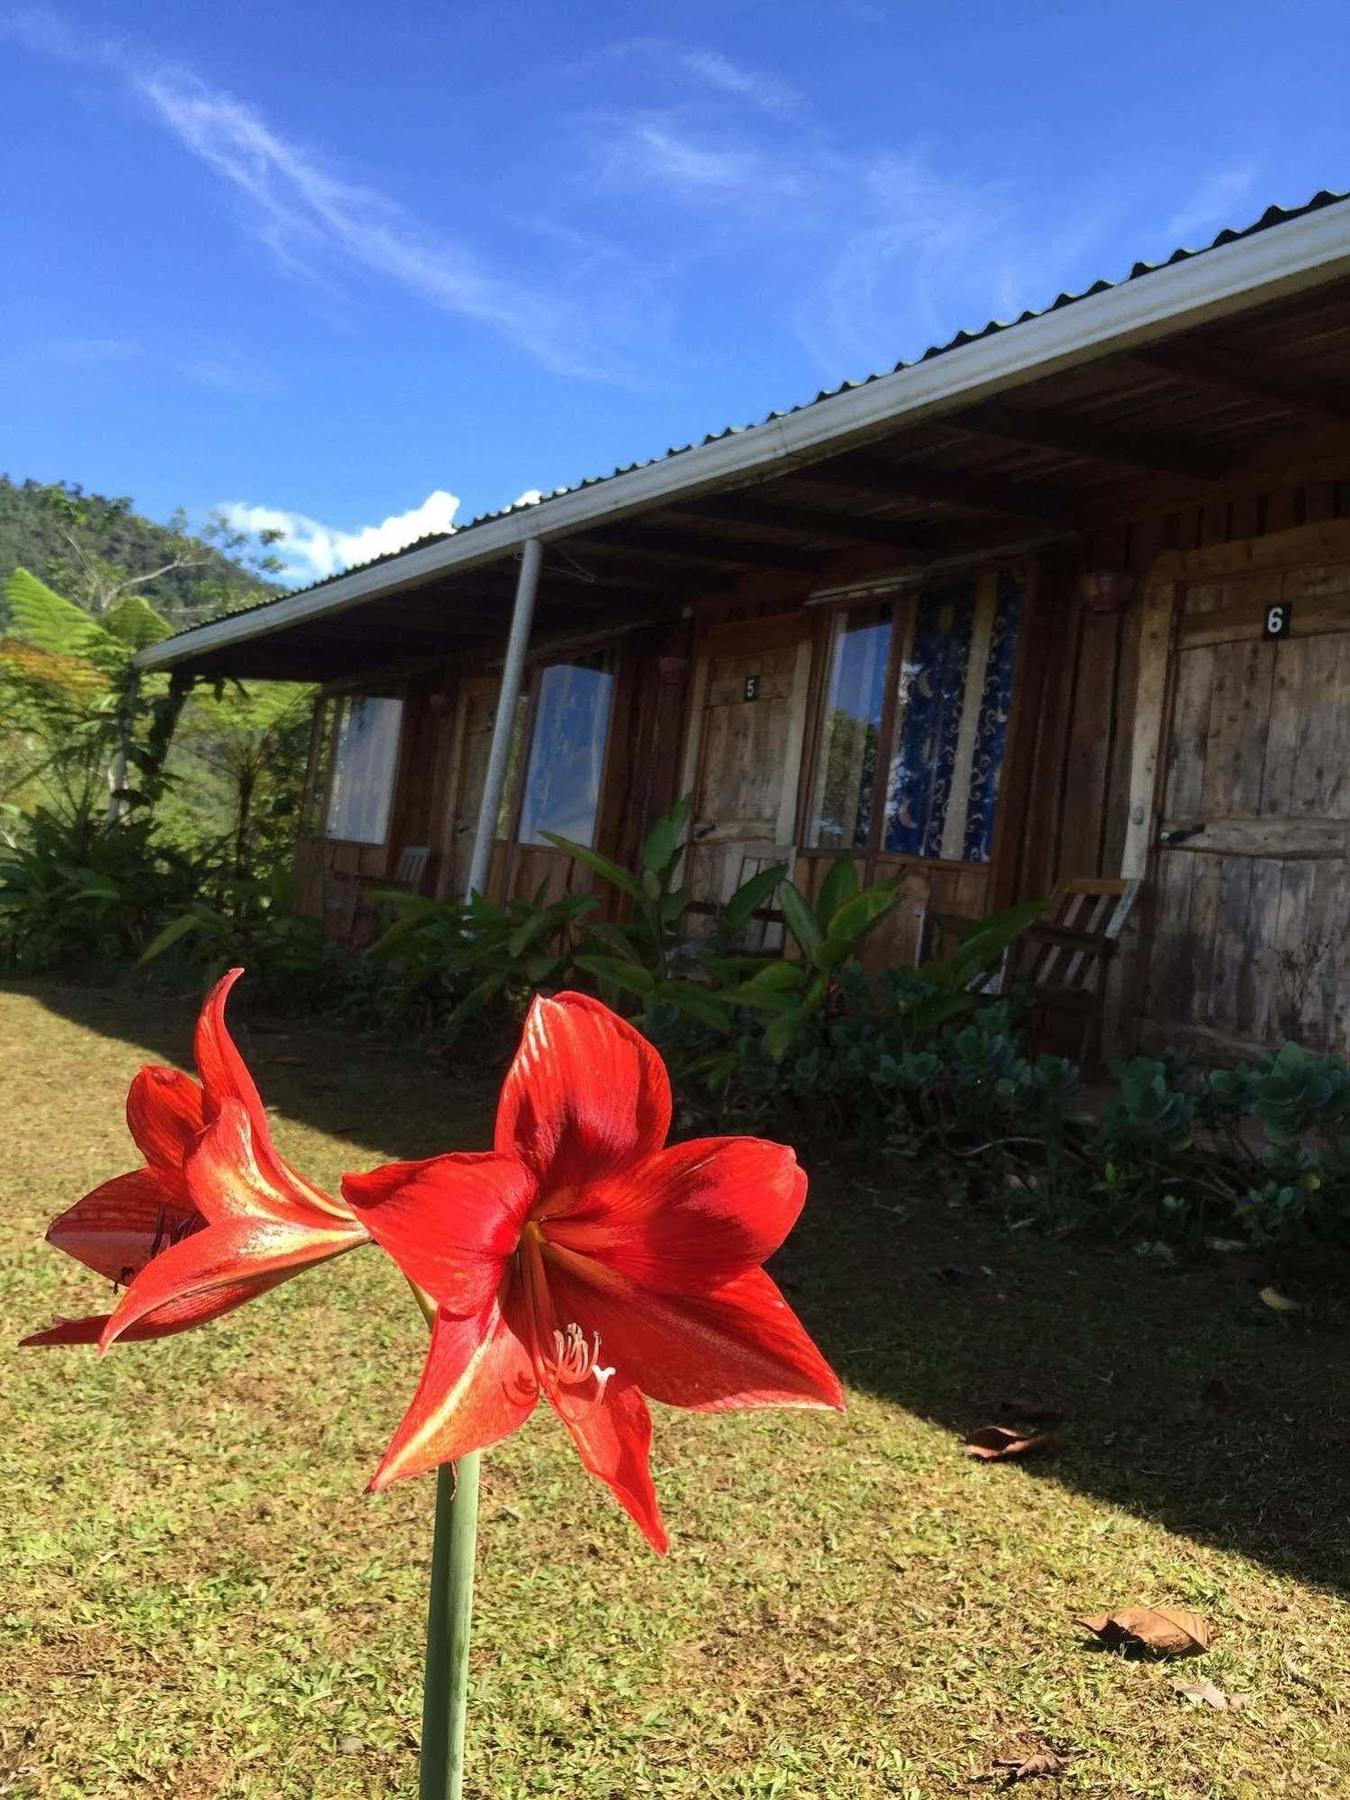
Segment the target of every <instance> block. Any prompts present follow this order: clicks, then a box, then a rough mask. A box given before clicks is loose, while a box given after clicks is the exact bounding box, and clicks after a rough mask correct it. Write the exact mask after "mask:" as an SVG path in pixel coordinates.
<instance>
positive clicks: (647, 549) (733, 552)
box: [568, 522, 816, 575]
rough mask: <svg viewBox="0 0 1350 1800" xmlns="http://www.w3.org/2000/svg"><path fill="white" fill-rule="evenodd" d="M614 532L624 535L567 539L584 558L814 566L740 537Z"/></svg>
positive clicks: (646, 528)
mask: <svg viewBox="0 0 1350 1800" xmlns="http://www.w3.org/2000/svg"><path fill="white" fill-rule="evenodd" d="M615 529H616V530H619V529H622V530H623V536H622V537H602V536H599V535H597V534H596V533H594V532H588V533H587V534H586V536H585V537H579V538H569V539H568V542H569V543H570V544H572V545H573V546H575V548H576V549H577V550H579V551H581V553H582V554H583V555H584V554H585V552H586V551H588V550H589V551H592V552H593V553H594V554H595V555H597V556H669V557H672V558H673V559H674V560H675V561H676V562H694V563H710V564H716V565H720V566H727V565H731V566H736V565H739V566H740V567H742V568H746V569H776V570H777V571H779V573H781V574H785V575H809V574H810V573H811V572H812V570H813V569H814V568H815V567H816V558H814V557H810V556H804V555H802V554H801V553H800V552H798V551H794V550H789V549H786V548H783V547H779V548H774V547H773V546H772V545H769V544H751V543H747V542H745V541H744V540H743V539H740V538H737V539H731V538H721V537H714V536H711V535H709V536H697V537H696V536H693V535H691V534H689V533H686V532H681V531H667V530H665V529H664V527H658V526H656V525H648V524H646V523H645V522H644V524H643V526H642V528H641V530H640V531H639V530H636V529H634V528H633V527H632V526H628V525H625V526H623V527H619V526H616V527H615Z"/></svg>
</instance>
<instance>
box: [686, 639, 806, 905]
mask: <svg viewBox="0 0 1350 1800" xmlns="http://www.w3.org/2000/svg"><path fill="white" fill-rule="evenodd" d="M810 678H811V638H810V626H809V623H808V621H807V620H805V619H803V618H801V617H794V618H788V619H767V620H756V621H753V622H752V623H750V624H747V625H735V626H723V627H719V628H717V629H716V630H715V631H713V632H712V633H710V634H709V637H708V640H707V642H706V644H705V646H704V650H703V654H702V656H701V657H700V659H699V662H698V664H697V667H696V669H695V671H694V683H693V692H692V695H691V700H690V724H689V736H688V740H687V745H686V755H685V768H684V785H683V791H684V792H685V793H691V792H692V794H693V796H694V808H693V813H692V817H691V822H690V844H691V849H690V857H689V867H688V870H687V873H686V880H687V882H688V884H689V887H690V890H691V898H692V899H693V900H694V901H696V902H701V903H712V904H716V903H718V902H720V901H722V900H725V899H727V898H728V897H729V896H730V895H731V894H732V893H734V892H735V890H736V888H737V887H738V886H739V885H740V883H741V882H742V880H744V879H746V878H747V877H748V876H749V875H750V874H752V873H754V872H755V870H756V869H757V868H762V867H763V866H764V865H765V862H766V861H768V860H781V861H784V862H787V863H789V864H790V863H791V862H792V859H793V853H794V834H795V830H796V818H797V792H798V787H799V783H800V779H801V762H802V746H803V742H804V739H805V731H806V710H807V694H808V688H809V685H810Z"/></svg>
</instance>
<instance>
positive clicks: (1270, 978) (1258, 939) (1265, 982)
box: [1236, 858, 1285, 1044]
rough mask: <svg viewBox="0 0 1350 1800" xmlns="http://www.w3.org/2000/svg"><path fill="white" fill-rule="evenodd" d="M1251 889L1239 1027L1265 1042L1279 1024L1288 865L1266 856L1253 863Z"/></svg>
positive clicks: (1240, 973)
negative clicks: (1283, 902)
mask: <svg viewBox="0 0 1350 1800" xmlns="http://www.w3.org/2000/svg"><path fill="white" fill-rule="evenodd" d="M1250 867H1251V876H1250V889H1249V898H1248V902H1247V914H1246V920H1245V926H1244V932H1243V945H1242V953H1241V957H1240V966H1239V970H1238V984H1237V1015H1236V1023H1237V1029H1238V1030H1239V1031H1240V1032H1241V1033H1242V1034H1243V1036H1244V1037H1249V1038H1251V1039H1252V1040H1253V1042H1255V1043H1258V1044H1263V1043H1265V1041H1266V1040H1267V1038H1268V1037H1269V1036H1270V1034H1271V1031H1272V1030H1273V1029H1274V1028H1275V1025H1274V1021H1275V1014H1276V1011H1277V999H1278V996H1277V993H1276V985H1275V984H1276V970H1277V956H1278V944H1279V934H1280V894H1281V889H1282V887H1283V882H1284V869H1285V865H1284V864H1283V863H1280V862H1275V861H1271V860H1267V859H1264V858H1258V859H1254V860H1253V861H1252V863H1251V865H1250Z"/></svg>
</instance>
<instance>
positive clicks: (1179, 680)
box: [1162, 649, 1214, 822]
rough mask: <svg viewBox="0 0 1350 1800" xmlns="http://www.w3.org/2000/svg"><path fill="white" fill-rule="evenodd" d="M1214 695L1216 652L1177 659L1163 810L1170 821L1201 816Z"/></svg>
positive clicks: (1188, 652)
mask: <svg viewBox="0 0 1350 1800" xmlns="http://www.w3.org/2000/svg"><path fill="white" fill-rule="evenodd" d="M1213 693H1214V652H1213V650H1211V649H1201V650H1183V651H1181V652H1180V653H1179V654H1178V656H1177V671H1176V698H1175V700H1174V702H1173V707H1172V715H1173V725H1172V730H1171V731H1170V732H1169V733H1168V743H1167V750H1166V762H1165V774H1164V788H1163V794H1164V798H1163V806H1162V811H1163V816H1164V817H1165V818H1166V819H1167V820H1168V821H1169V822H1170V821H1172V820H1179V819H1191V818H1197V819H1198V818H1199V817H1200V816H1201V813H1202V800H1201V795H1202V793H1203V791H1204V781H1205V762H1206V759H1207V756H1208V753H1209V715H1210V707H1211V704H1212V700H1213Z"/></svg>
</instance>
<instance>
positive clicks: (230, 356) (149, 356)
mask: <svg viewBox="0 0 1350 1800" xmlns="http://www.w3.org/2000/svg"><path fill="white" fill-rule="evenodd" d="M46 351H47V354H48V355H49V356H50V357H51V358H52V359H53V360H54V361H56V362H59V363H65V364H66V365H67V366H70V367H79V368H85V369H132V368H134V369H135V370H136V371H137V378H138V379H144V378H146V377H150V378H154V377H165V376H167V377H169V378H170V379H172V380H182V381H190V382H195V383H197V384H198V385H199V386H201V387H211V388H219V389H220V390H221V392H222V393H227V394H261V395H267V394H277V393H280V392H281V388H280V384H279V383H278V382H277V381H276V380H275V379H274V378H273V377H272V376H271V375H269V374H268V373H267V372H266V370H264V369H262V368H261V367H259V365H258V364H257V363H256V361H255V360H254V359H253V358H251V357H248V356H244V355H241V354H240V353H239V352H238V351H236V350H234V349H232V348H231V347H230V346H228V345H223V344H222V345H214V346H211V347H207V348H192V349H183V348H178V349H170V348H166V347H165V346H163V345H158V346H154V347H152V346H150V345H148V344H146V343H144V342H143V341H142V340H141V339H140V338H136V337H82V336H79V335H78V334H76V335H66V336H58V337H53V338H51V339H49V340H48V342H47V345H46Z"/></svg>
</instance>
